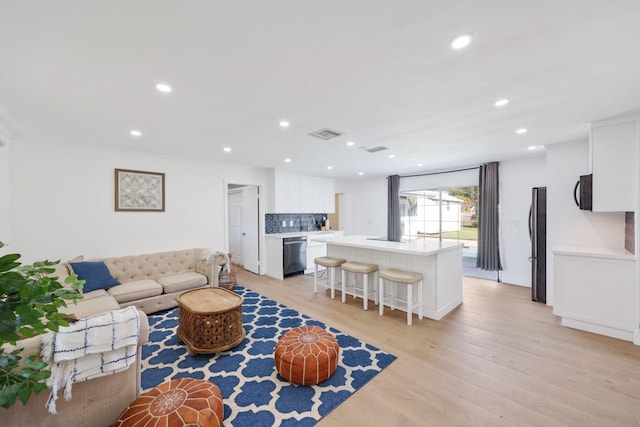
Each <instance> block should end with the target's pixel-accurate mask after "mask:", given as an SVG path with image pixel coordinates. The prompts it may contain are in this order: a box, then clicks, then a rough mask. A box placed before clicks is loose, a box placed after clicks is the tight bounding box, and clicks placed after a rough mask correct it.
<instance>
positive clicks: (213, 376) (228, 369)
mask: <svg viewBox="0 0 640 427" xmlns="http://www.w3.org/2000/svg"><path fill="white" fill-rule="evenodd" d="M234 291H235V292H236V293H237V294H239V295H242V296H243V297H244V303H243V305H242V321H243V326H244V329H245V331H246V338H245V339H244V341H243V342H242V343H240V344H239V345H238V346H236V347H234V348H233V349H231V350H228V351H224V352H220V353H217V354H211V355H197V356H193V357H192V356H189V354H188V353H187V351H186V349H185V347H184V345H182V344H179V343H178V339H177V337H176V327H177V325H178V309H172V310H168V311H164V312H160V313H156V314H153V315H150V316H149V325H150V336H149V342H148V343H147V344H145V345H144V346H143V348H142V358H143V360H142V389H143V392H144V391H147V390H149V389H151V388H153V387H155V386H157V385H158V384H160V383H163V382H165V381H169V380H172V379H175V378H184V377H190V378H198V379H207V380H209V381H212V382H214V383H215V384H216V385H217V386H218V387H219V388H220V391H221V392H222V397H223V400H224V403H225V405H224V418H225V420H224V425H225V426H233V427H242V426H251V427H262V426H264V427H267V426H269V427H271V426H311V425H314V424H315V423H316V422H318V420H320V418H322V417H323V416H325V415H326V414H328V413H329V412H330V411H331V410H333V409H334V408H336V407H337V406H338V405H339V404H340V403H342V402H344V401H345V400H346V399H347V398H348V397H349V396H351V395H352V394H353V393H354V392H355V391H356V390H358V389H359V388H361V387H362V386H363V385H365V384H366V383H367V382H368V381H369V380H371V379H372V378H373V377H374V376H376V375H377V374H378V373H380V372H381V371H382V370H383V369H384V368H386V367H387V366H389V364H391V363H392V362H393V361H394V360H395V359H396V356H394V355H392V354H389V353H386V352H384V351H382V350H380V349H378V348H376V347H373V346H371V345H369V344H366V343H363V342H362V341H360V340H358V339H356V338H354V337H352V336H350V335H347V334H343V333H342V332H340V331H339V330H337V329H334V328H332V327H330V326H327V325H325V324H324V323H322V322H318V321H317V320H313V319H311V318H310V317H309V316H306V315H304V314H300V313H299V312H297V311H296V310H293V309H291V308H288V307H286V306H284V305H282V304H278V303H277V302H275V301H273V300H270V299H268V298H266V297H265V296H263V295H260V294H258V293H257V292H254V291H251V290H249V289H247V288H244V287H242V286H236V288H235V289H234ZM301 325H317V326H320V327H322V328H325V329H326V330H328V331H329V332H331V333H332V334H333V335H334V336H335V337H336V339H337V340H338V344H339V345H340V360H339V365H338V369H337V370H336V373H335V374H334V375H333V376H332V377H331V378H329V379H328V380H327V381H324V382H322V383H320V384H318V385H315V386H296V385H293V384H291V383H289V382H287V381H285V380H284V379H283V378H282V377H280V376H279V375H278V373H277V371H276V369H275V364H274V360H273V351H274V348H275V345H276V343H277V342H278V339H279V338H280V337H281V336H282V335H283V334H284V333H285V332H286V331H288V330H289V329H291V328H294V327H297V326H301Z"/></svg>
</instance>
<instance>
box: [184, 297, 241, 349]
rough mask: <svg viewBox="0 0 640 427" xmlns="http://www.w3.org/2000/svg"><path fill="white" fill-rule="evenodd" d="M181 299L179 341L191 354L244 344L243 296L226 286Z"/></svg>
mask: <svg viewBox="0 0 640 427" xmlns="http://www.w3.org/2000/svg"><path fill="white" fill-rule="evenodd" d="M176 301H177V302H178V332H177V335H178V341H180V342H183V343H184V344H185V345H186V346H187V351H188V352H189V354H190V355H191V356H194V355H196V354H201V353H203V354H208V353H217V352H220V351H224V350H228V349H230V348H233V347H235V346H236V345H238V344H240V343H241V342H242V340H243V339H244V334H245V332H244V328H243V327H242V301H243V298H242V297H241V296H240V295H237V294H235V293H233V292H231V291H229V290H227V289H223V288H202V289H195V290H193V291H189V292H185V293H184V294H182V295H180V296H178V298H176Z"/></svg>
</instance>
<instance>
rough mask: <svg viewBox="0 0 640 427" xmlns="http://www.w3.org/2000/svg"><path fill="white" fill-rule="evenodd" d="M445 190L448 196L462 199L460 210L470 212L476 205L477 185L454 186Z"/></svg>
mask: <svg viewBox="0 0 640 427" xmlns="http://www.w3.org/2000/svg"><path fill="white" fill-rule="evenodd" d="M447 192H448V193H449V195H450V196H453V197H457V198H458V199H461V200H463V201H464V203H463V204H462V212H470V211H471V209H472V208H476V209H477V207H478V187H477V186H474V187H455V188H448V189H447Z"/></svg>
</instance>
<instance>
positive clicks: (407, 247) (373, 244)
mask: <svg viewBox="0 0 640 427" xmlns="http://www.w3.org/2000/svg"><path fill="white" fill-rule="evenodd" d="M372 237H374V238H375V236H360V235H353V236H342V237H322V236H321V235H320V236H310V239H311V240H313V241H323V242H326V243H327V244H328V245H338V246H349V247H354V248H363V249H374V250H381V251H386V252H397V253H405V254H412V255H434V254H437V253H439V252H445V251H450V250H454V249H458V248H462V243H456V242H439V241H438V240H432V239H418V240H411V241H409V242H389V241H383V240H369V239H370V238H372Z"/></svg>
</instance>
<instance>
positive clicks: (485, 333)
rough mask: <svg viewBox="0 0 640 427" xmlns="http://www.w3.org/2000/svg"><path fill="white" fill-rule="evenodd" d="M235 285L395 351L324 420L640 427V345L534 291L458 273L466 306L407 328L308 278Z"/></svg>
mask: <svg viewBox="0 0 640 427" xmlns="http://www.w3.org/2000/svg"><path fill="white" fill-rule="evenodd" d="M238 283H239V284H241V285H243V286H246V287H248V288H250V289H252V290H255V291H257V292H259V293H261V294H263V295H266V296H268V297H269V298H272V299H274V300H276V301H278V302H279V303H282V304H285V305H287V306H289V307H291V308H294V309H296V310H298V311H300V312H302V313H304V314H307V315H309V316H311V317H313V318H315V319H318V320H320V321H322V322H325V323H327V324H329V325H331V326H333V327H335V328H337V329H340V330H341V331H343V332H345V333H348V334H351V335H353V336H355V337H357V338H359V339H361V340H363V341H365V342H368V343H370V344H372V345H374V346H377V347H379V348H381V349H383V350H385V351H388V352H390V353H392V354H395V355H396V356H397V357H398V359H397V360H396V361H395V362H393V363H392V364H391V366H389V367H388V368H387V369H385V370H384V371H382V373H380V374H379V375H377V376H376V377H375V378H374V379H373V380H371V381H370V382H369V383H368V384H366V385H365V386H364V387H363V388H362V389H360V390H359V391H358V392H356V393H355V394H354V395H353V396H351V397H350V398H349V399H347V400H346V401H345V402H344V403H342V404H341V405H340V406H338V407H337V408H336V409H335V410H333V412H331V413H330V414H328V415H327V416H326V417H324V418H323V419H322V420H321V421H320V422H319V423H318V425H319V426H322V427H331V426H340V427H342V426H370V425H380V426H438V427H441V426H520V425H521V426H535V427H541V426H544V427H546V426H636V427H638V426H640V347H638V346H635V345H633V344H632V343H629V342H626V341H620V340H616V339H613V338H608V337H603V336H600V335H595V334H590V333H587V332H582V331H578V330H574V329H570V328H565V327H563V326H561V325H560V322H559V319H558V318H557V317H555V316H554V315H553V313H552V309H551V308H550V307H547V306H546V305H544V304H540V303H534V302H531V300H530V294H529V292H530V290H529V288H523V287H519V286H513V285H507V284H503V283H496V282H491V281H485V280H481V279H473V278H465V279H464V303H463V304H462V305H461V306H459V307H458V308H457V309H456V310H454V311H453V312H451V313H450V314H449V315H447V316H446V317H445V318H444V319H442V320H440V321H434V320H431V319H427V318H425V319H423V320H418V318H417V316H415V315H414V320H413V326H407V324H406V314H405V313H404V312H401V311H398V310H396V311H393V312H392V311H390V310H389V309H388V308H385V315H384V316H383V317H381V316H379V315H378V310H377V307H376V306H375V305H373V304H370V306H369V310H368V311H364V310H363V309H362V300H361V299H357V300H355V299H353V298H352V297H348V298H347V304H342V303H341V302H340V293H339V292H337V295H336V299H335V300H331V298H330V295H329V293H328V291H321V292H319V293H318V294H314V293H313V278H312V277H308V276H296V277H293V278H288V279H286V280H284V281H281V280H276V279H272V278H269V277H267V276H257V275H254V274H252V273H249V272H246V271H243V270H241V271H239V272H238Z"/></svg>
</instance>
